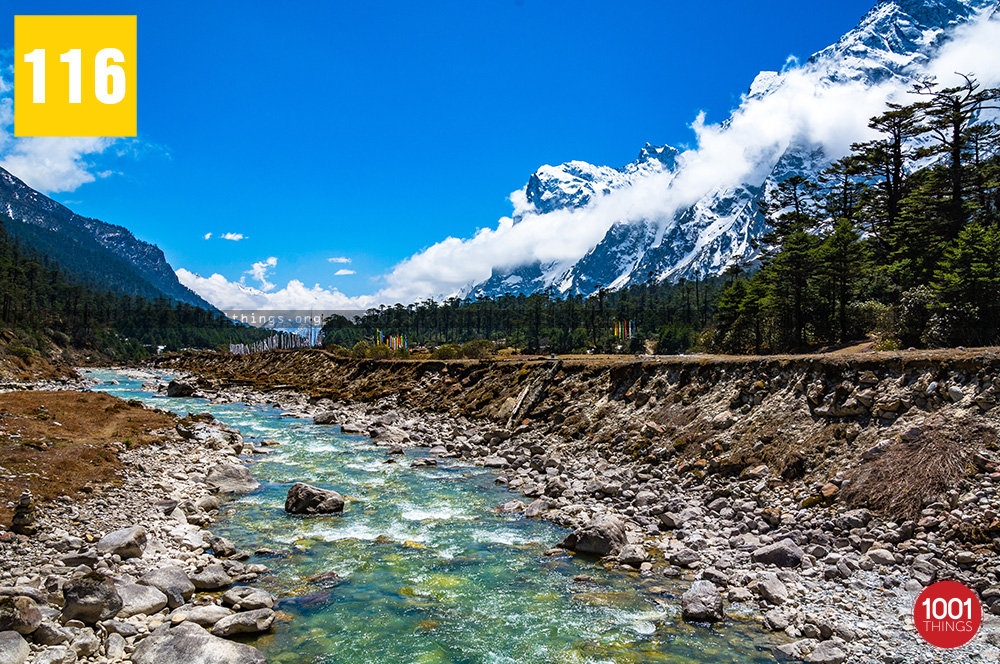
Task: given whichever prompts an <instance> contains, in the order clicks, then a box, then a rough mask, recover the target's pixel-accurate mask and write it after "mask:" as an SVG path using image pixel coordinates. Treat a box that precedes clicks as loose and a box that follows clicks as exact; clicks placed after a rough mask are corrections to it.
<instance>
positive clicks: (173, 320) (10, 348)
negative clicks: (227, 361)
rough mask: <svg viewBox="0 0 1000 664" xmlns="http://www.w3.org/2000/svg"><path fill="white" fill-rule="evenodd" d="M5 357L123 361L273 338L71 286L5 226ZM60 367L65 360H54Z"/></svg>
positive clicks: (213, 318)
mask: <svg viewBox="0 0 1000 664" xmlns="http://www.w3.org/2000/svg"><path fill="white" fill-rule="evenodd" d="M0 275H2V277H0V332H2V333H3V334H2V338H3V341H4V346H3V347H0V350H5V351H6V352H8V353H14V354H16V355H22V356H25V355H31V354H35V353H40V354H44V355H50V354H51V353H52V352H53V351H58V350H59V349H61V350H69V351H72V350H92V351H96V352H99V353H100V354H102V355H103V356H107V357H111V358H116V359H132V358H137V357H142V356H144V355H147V354H149V353H150V352H154V351H155V349H156V348H157V347H158V346H164V347H166V348H167V349H170V350H177V349H181V348H187V347H197V348H217V347H221V346H225V345H227V344H229V343H230V341H244V342H245V341H251V340H255V339H259V338H262V337H264V336H268V335H269V334H270V333H267V332H263V331H260V330H256V329H252V328H246V327H243V326H237V325H234V324H233V323H231V322H230V321H229V320H228V319H226V318H225V317H222V316H220V315H219V314H217V313H213V312H210V311H207V310H206V309H203V308H199V307H195V306H192V305H189V304H184V303H180V302H172V301H170V300H167V299H165V298H157V299H146V298H142V297H132V296H128V295H115V294H113V293H110V292H108V291H103V290H97V289H94V288H92V287H91V286H89V285H88V284H85V283H80V282H78V281H72V280H70V279H69V278H67V277H66V276H65V274H64V273H63V272H62V271H61V270H60V269H58V268H57V267H56V266H55V265H54V264H52V261H51V259H47V258H45V257H43V256H40V255H38V254H34V253H33V252H31V251H30V250H26V249H25V248H24V247H23V246H22V245H21V244H20V243H19V242H17V241H16V240H15V239H13V238H10V237H9V236H8V235H7V231H6V229H5V227H4V225H3V223H0ZM54 359H58V358H54Z"/></svg>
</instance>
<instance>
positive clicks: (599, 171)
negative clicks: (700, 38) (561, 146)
mask: <svg viewBox="0 0 1000 664" xmlns="http://www.w3.org/2000/svg"><path fill="white" fill-rule="evenodd" d="M998 6H1000V3H998V2H996V1H995V0H885V1H883V2H879V3H878V4H876V5H875V6H874V7H873V8H872V9H871V10H870V11H869V12H868V13H867V14H866V15H865V16H864V17H863V18H862V19H861V20H860V22H859V23H858V24H857V25H856V26H855V27H854V28H853V29H852V30H850V31H848V32H847V33H845V35H843V36H842V37H841V38H840V39H839V40H838V41H837V42H836V43H834V44H832V45H830V46H827V47H826V48H824V49H822V50H820V51H817V52H816V53H815V54H813V55H812V56H810V57H809V58H808V59H807V60H806V61H805V62H804V63H803V64H802V65H800V66H798V67H797V68H794V69H793V70H792V71H794V72H797V73H802V72H805V73H808V74H809V75H813V76H815V77H816V84H817V85H819V86H827V87H832V86H836V85H844V84H847V85H850V84H853V85H861V86H863V87H866V88H874V87H875V86H877V85H881V84H883V83H886V82H887V81H898V82H900V83H902V84H908V83H911V82H913V80H914V78H913V77H914V76H915V75H916V74H917V73H918V69H919V67H921V66H923V65H926V64H927V63H928V62H929V61H930V59H931V57H932V56H933V55H934V53H935V52H936V51H937V49H938V48H939V47H940V46H941V45H942V44H943V43H945V42H946V41H947V36H946V33H947V30H948V29H950V28H953V27H954V26H956V25H958V24H960V23H965V22H967V21H969V20H971V19H973V18H974V17H976V16H979V15H980V14H981V13H982V12H992V11H996V9H997V7H998ZM785 85H789V76H788V75H787V72H774V71H762V72H761V73H759V74H758V75H757V76H756V77H755V79H754V81H753V82H752V83H751V85H750V87H749V88H748V90H747V92H746V93H745V94H744V96H743V104H746V103H747V102H748V101H753V100H763V99H766V98H768V97H769V96H771V95H775V94H778V93H779V91H780V90H781V89H782V87H783V86H785ZM742 108H743V105H742V104H741V106H740V107H739V108H737V109H734V111H733V115H731V116H730V118H729V119H727V120H726V121H725V122H724V123H723V124H722V128H723V129H727V128H729V127H730V125H731V123H732V122H733V120H734V118H736V117H737V114H738V113H739V112H740V109H742ZM650 147H652V146H651V144H649V143H647V144H646V147H645V148H643V150H646V149H647V148H650ZM657 149H659V150H663V151H667V152H669V153H670V154H671V158H670V159H669V160H668V161H669V165H668V164H667V163H665V162H661V167H658V168H655V169H638V168H635V169H634V170H633V171H632V172H630V173H628V174H627V175H626V170H627V169H628V166H626V167H622V168H619V169H614V168H610V167H607V166H594V165H592V164H588V163H586V162H580V161H571V162H566V163H565V164H561V165H559V166H548V165H546V166H543V167H541V168H540V169H538V170H537V171H536V172H535V173H533V174H532V175H531V176H530V177H529V180H528V184H527V185H526V186H525V188H524V189H522V190H520V191H519V192H514V194H512V196H511V200H512V201H513V202H514V206H515V211H514V214H513V222H514V223H515V224H516V223H520V222H522V221H524V220H525V219H526V218H528V217H529V216H530V215H536V216H544V215H546V214H552V213H554V212H557V211H569V212H570V213H574V212H579V211H584V210H587V211H592V210H594V209H595V207H596V206H598V205H600V204H601V202H602V200H610V198H609V197H611V196H613V195H620V194H621V192H625V191H627V190H628V189H629V188H630V187H633V186H636V185H637V184H640V185H642V186H647V187H648V186H654V185H655V186H659V187H663V189H664V190H666V189H667V188H668V187H670V185H671V183H672V181H673V180H674V179H675V178H677V177H683V175H684V171H685V166H686V164H685V156H686V153H681V152H680V151H678V150H677V149H676V148H672V147H670V146H663V147H662V148H657ZM760 152H761V153H760V154H758V155H755V157H756V162H755V163H753V164H751V167H752V168H751V169H750V172H749V173H748V175H747V177H745V178H744V179H743V181H741V182H739V183H725V182H723V183H721V184H720V185H719V186H714V187H711V188H710V189H709V191H707V192H706V193H704V194H703V195H701V196H700V197H698V199H697V200H695V201H694V202H693V203H691V204H689V205H680V206H679V207H678V208H677V209H676V210H674V211H672V212H671V211H669V210H668V209H666V208H665V209H664V211H663V214H662V215H642V216H639V217H629V216H622V217H619V218H615V219H614V220H613V221H612V222H611V223H610V224H609V227H608V230H607V231H606V232H605V234H604V237H603V238H602V239H601V240H600V241H599V242H597V244H595V245H594V246H593V247H591V249H590V250H589V251H587V252H586V254H585V255H583V256H582V257H579V258H577V259H575V260H567V261H562V262H559V261H554V262H549V263H542V262H541V261H536V262H534V263H529V264H525V265H514V266H509V267H500V268H494V269H493V271H492V274H491V275H490V277H489V278H487V279H486V280H484V281H481V282H478V283H474V284H470V285H468V286H466V287H465V288H463V289H462V292H461V294H462V295H465V296H472V297H490V296H498V295H503V294H504V293H512V294H522V293H523V294H530V293H533V292H542V291H549V292H557V293H560V294H562V295H590V294H591V293H594V292H596V291H597V290H598V289H599V288H610V289H618V288H622V287H625V286H628V285H634V284H639V283H644V282H646V281H648V280H650V279H653V280H656V281H663V280H670V281H677V280H678V279H681V278H698V277H699V276H701V275H706V274H719V273H721V272H722V271H724V270H725V269H726V268H727V267H728V266H729V265H732V264H734V263H736V264H740V263H752V262H753V261H754V260H755V259H756V257H757V250H756V249H755V248H754V246H753V240H754V239H756V238H759V237H761V235H763V233H764V231H765V225H766V222H765V219H764V217H763V215H762V214H761V213H760V210H759V204H760V203H761V201H762V200H764V198H765V197H766V196H767V194H768V192H769V191H771V190H773V188H774V187H775V186H776V185H777V183H778V182H780V181H782V180H784V179H786V178H787V177H790V176H791V175H806V176H815V175H817V174H818V173H819V172H820V171H822V170H823V169H824V168H826V167H827V166H828V165H829V164H830V163H831V162H832V161H834V160H835V159H837V158H839V157H840V156H843V155H840V154H831V153H830V151H829V150H828V149H827V148H826V147H825V146H824V145H823V144H822V143H818V142H815V141H810V140H805V139H804V138H803V137H801V136H796V135H793V136H792V137H791V139H790V140H789V141H788V143H787V144H785V145H781V144H776V145H774V146H773V149H772V150H770V151H768V150H766V149H765V150H761V151H760ZM641 157H642V154H640V158H641ZM639 161H640V160H638V159H637V160H636V161H634V162H631V164H637V162H639ZM653 178H655V181H654V179H653Z"/></svg>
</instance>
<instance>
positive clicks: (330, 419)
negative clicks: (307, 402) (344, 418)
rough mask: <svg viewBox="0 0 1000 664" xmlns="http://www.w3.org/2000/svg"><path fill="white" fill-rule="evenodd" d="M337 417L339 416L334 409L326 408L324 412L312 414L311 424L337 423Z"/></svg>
mask: <svg viewBox="0 0 1000 664" xmlns="http://www.w3.org/2000/svg"><path fill="white" fill-rule="evenodd" d="M338 419H340V418H339V416H338V415H337V413H336V412H335V411H332V410H328V411H326V412H325V413H316V414H315V415H313V424H337V420H338Z"/></svg>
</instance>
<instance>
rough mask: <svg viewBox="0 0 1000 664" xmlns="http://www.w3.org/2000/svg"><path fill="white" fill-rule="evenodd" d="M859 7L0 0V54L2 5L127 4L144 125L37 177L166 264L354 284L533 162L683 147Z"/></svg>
mask: <svg viewBox="0 0 1000 664" xmlns="http://www.w3.org/2000/svg"><path fill="white" fill-rule="evenodd" d="M872 4H873V3H872V1H871V0H861V1H858V0H845V1H841V2H836V3H802V2H801V1H798V2H791V1H779V2H757V3H747V2H737V1H728V0H726V1H722V0H719V1H716V2H713V3H697V4H695V3H679V2H626V3H620V2H619V3H606V2H588V1H583V2H572V3H571V2H542V1H540V0H508V1H505V2H488V1H482V2H467V1H466V2H420V3H417V2H370V3H341V2H303V3H284V4H282V3H274V2H267V3H264V2H240V3H236V2H231V3H228V2H207V3H206V2H201V3H193V2H170V3H148V2H143V3H138V2H46V1H44V0H31V1H30V2H24V1H21V0H15V1H14V2H7V3H5V6H6V7H7V8H8V16H7V18H6V19H5V20H3V21H0V49H5V50H7V58H8V59H10V57H11V53H10V51H9V49H11V48H12V46H13V16H14V15H15V14H132V13H135V14H137V15H138V26H139V36H138V46H139V74H138V76H139V82H138V90H139V118H138V126H139V137H138V139H137V140H135V141H118V142H115V143H113V144H110V145H108V144H98V145H91V146H84V147H81V148H79V150H80V154H79V155H77V156H78V157H79V160H78V166H79V168H80V169H81V170H83V171H85V172H89V173H93V174H100V176H99V177H97V178H96V180H95V181H93V182H87V183H83V184H79V186H74V185H75V184H77V181H76V180H75V179H74V175H72V174H71V175H68V176H66V178H65V181H64V183H63V184H61V185H60V184H53V183H52V182H50V181H46V182H47V183H49V184H50V185H52V186H50V190H51V189H55V188H67V189H70V190H67V191H59V192H54V193H53V194H52V195H53V197H54V198H55V199H56V200H59V201H61V202H64V203H66V204H67V205H68V206H69V207H71V208H72V209H73V210H75V211H77V212H79V213H81V214H84V215H88V216H93V217H98V218H100V219H103V220H105V221H108V222H111V223H117V224H121V225H123V226H126V227H127V228H129V229H130V230H132V231H133V233H135V235H136V236H138V237H139V238H141V239H144V240H147V241H150V242H153V243H155V244H157V245H159V246H160V247H161V248H162V249H163V250H164V252H165V254H166V256H167V259H168V260H169V261H170V263H171V264H172V265H173V266H174V267H175V268H185V269H187V270H190V271H192V272H196V273H200V274H202V275H205V276H208V275H210V274H212V273H219V274H221V275H223V276H225V277H226V278H227V279H229V280H231V281H236V280H238V279H239V278H241V276H243V277H244V278H245V279H246V280H247V282H248V283H259V282H255V281H254V277H253V275H252V274H246V273H247V271H248V270H251V265H252V264H253V263H255V262H265V265H264V266H263V268H262V269H263V274H266V275H267V276H266V279H267V281H269V282H270V283H273V284H277V285H278V287H279V288H280V287H282V286H284V284H285V283H286V282H288V281H289V280H291V279H299V280H301V281H302V282H304V283H305V284H307V285H309V286H311V285H312V284H315V283H318V284H320V285H321V286H322V287H323V288H329V287H335V288H337V289H339V290H340V291H342V292H344V293H346V294H348V295H360V294H365V293H372V292H374V291H376V290H378V288H379V287H380V285H381V283H382V281H381V279H380V277H381V275H384V274H385V273H387V272H388V271H390V270H391V269H392V267H393V265H395V264H396V263H398V262H399V261H401V260H403V259H405V258H406V257H408V256H410V255H412V254H413V253H415V252H417V251H420V250H421V249H423V248H425V247H427V246H429V245H432V244H433V243H435V242H437V241H439V240H441V239H443V238H444V237H446V236H449V235H451V236H457V237H468V236H470V235H471V234H473V233H474V232H475V231H476V229H478V228H481V227H486V226H491V225H495V224H496V221H497V219H498V218H500V217H501V216H504V215H509V214H510V212H511V203H510V202H509V201H508V200H507V196H508V195H509V194H510V192H512V191H514V190H516V189H519V188H521V187H522V186H523V185H524V183H525V182H526V180H527V177H528V176H529V175H530V174H531V173H532V172H533V171H534V170H535V169H536V168H537V167H538V166H540V165H542V164H545V163H549V164H557V163H560V162H562V161H566V160H570V159H581V160H585V161H589V162H592V163H596V164H609V165H613V166H619V165H622V164H624V163H626V162H628V161H630V160H632V159H634V158H635V156H636V154H637V153H638V151H639V149H640V148H641V147H642V145H643V144H644V143H645V142H646V141H650V142H653V143H656V144H662V143H670V144H673V145H677V146H682V145H685V144H690V143H692V142H693V140H694V134H693V132H692V131H691V129H690V124H691V123H692V121H693V120H694V119H695V117H696V115H697V114H698V112H699V111H705V112H706V113H707V119H708V121H709V122H721V121H722V120H724V119H725V118H726V116H727V115H728V114H729V111H730V110H731V109H732V108H733V107H735V106H736V105H737V104H738V103H739V101H740V95H741V94H742V93H743V92H744V91H745V90H746V89H747V87H748V86H749V84H750V82H751V81H752V80H753V78H754V76H755V75H756V74H757V72H759V71H760V70H764V69H780V68H781V67H782V66H783V64H784V63H785V61H786V59H787V58H788V57H789V56H790V55H794V56H799V57H802V58H804V57H806V56H808V55H809V54H811V53H812V52H814V51H817V50H819V49H821V48H823V47H825V46H826V45H828V44H830V43H832V42H834V41H836V39H837V38H838V37H839V36H840V35H841V34H843V33H844V32H846V31H847V30H848V29H850V28H851V27H852V26H853V25H855V24H856V23H857V22H858V20H859V19H860V18H861V17H862V16H863V15H864V13H865V12H866V11H867V10H868V9H869V8H870V6H871V5H872ZM6 78H7V80H8V82H10V80H9V79H10V77H9V76H8V77H6ZM88 150H89V151H88ZM60 155H62V156H65V154H64V153H60ZM71 156H72V154H71ZM14 174H15V175H20V174H19V173H17V172H15V173H14ZM75 175H76V176H79V173H76V174H75ZM29 183H31V181H30V179H29ZM206 233H212V234H213V236H212V238H211V239H209V240H205V239H204V235H205V234H206ZM224 233H238V234H242V235H243V236H245V237H244V239H242V240H240V241H229V240H223V239H220V236H221V235H222V234H224ZM270 257H275V258H276V259H277V261H276V264H274V265H268V264H266V261H267V259H268V258H270ZM333 257H343V258H349V259H350V263H331V262H329V261H328V259H329V258H333ZM338 270H347V271H353V272H355V274H351V275H343V276H334V275H335V273H336V272H337V271H338Z"/></svg>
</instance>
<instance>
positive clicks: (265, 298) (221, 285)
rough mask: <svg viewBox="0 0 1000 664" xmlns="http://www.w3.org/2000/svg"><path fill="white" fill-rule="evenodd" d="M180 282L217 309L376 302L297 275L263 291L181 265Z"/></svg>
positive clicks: (355, 305) (336, 306)
mask: <svg viewBox="0 0 1000 664" xmlns="http://www.w3.org/2000/svg"><path fill="white" fill-rule="evenodd" d="M176 274H177V278H178V279H179V280H180V282H181V283H182V284H184V285H185V286H187V287H188V288H190V289H191V290H193V291H194V292H196V293H198V294H199V295H201V296H202V297H204V298H205V299H206V300H208V301H209V302H211V303H212V304H214V305H215V306H217V307H218V308H220V309H223V310H230V309H256V310H277V309H281V310H290V309H291V310H303V311H304V310H319V309H358V310H362V311H363V310H365V309H367V308H368V307H371V306H374V305H375V304H377V303H378V299H377V298H376V297H375V296H373V295H365V296H361V297H349V296H347V295H344V294H343V293H341V292H339V291H337V290H336V289H330V290H327V289H325V288H322V287H321V286H320V285H319V284H316V285H314V286H313V287H312V288H309V287H308V286H306V285H305V284H303V283H302V282H301V281H299V280H298V279H292V280H291V281H289V282H288V284H287V285H286V286H285V287H284V288H282V289H280V290H271V291H264V290H261V289H259V288H254V287H253V286H248V285H246V284H244V283H242V282H241V281H229V280H228V279H226V277H224V276H222V275H221V274H213V275H212V276H210V277H202V276H201V275H199V274H196V273H194V272H191V271H189V270H185V269H184V268H181V269H179V270H177V272H176Z"/></svg>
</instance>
